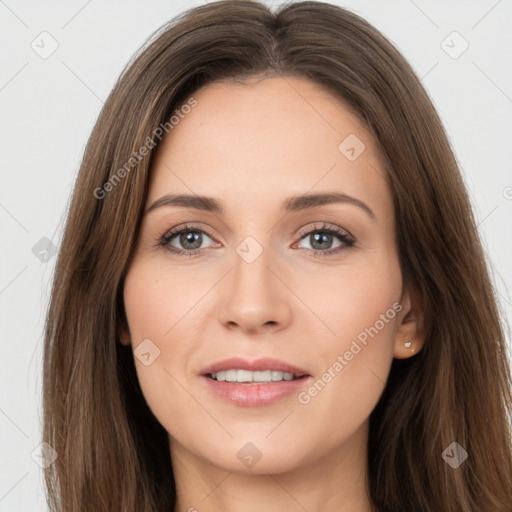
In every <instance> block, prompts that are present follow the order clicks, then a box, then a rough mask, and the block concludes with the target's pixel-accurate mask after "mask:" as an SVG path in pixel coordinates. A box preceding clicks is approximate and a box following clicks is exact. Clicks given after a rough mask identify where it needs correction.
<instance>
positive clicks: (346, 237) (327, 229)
mask: <svg viewBox="0 0 512 512" xmlns="http://www.w3.org/2000/svg"><path fill="white" fill-rule="evenodd" d="M190 232H193V233H195V232H200V233H205V234H207V235H208V236H209V237H210V238H212V239H213V236H212V234H211V233H209V232H208V231H207V230H205V229H204V228H200V227H199V226H194V225H189V224H185V226H182V227H179V228H174V229H172V230H171V231H167V232H165V233H163V234H161V235H160V236H158V238H157V246H158V247H162V248H163V249H164V250H166V251H169V252H170V253H173V254H176V255H178V256H184V257H195V256H200V255H201V254H202V253H203V251H204V248H203V249H195V250H191V251H186V250H182V249H176V248H175V247H173V246H172V245H170V241H171V240H172V239H173V238H175V237H176V236H177V235H180V234H182V233H190ZM314 233H328V234H330V235H335V236H337V237H338V238H339V239H340V240H341V241H342V242H343V243H344V244H345V246H344V247H343V246H341V247H336V248H335V249H329V250H327V251H321V250H318V249H306V250H307V251H311V252H313V256H314V257H317V256H320V257H325V256H330V255H331V254H335V253H339V252H341V251H344V250H347V249H350V248H351V247H354V246H355V239H354V238H353V237H352V236H351V235H350V234H349V233H348V232H346V231H345V230H342V229H340V228H337V227H334V226H328V225H327V224H323V225H322V226H320V227H317V226H316V225H315V226H314V227H313V229H310V230H308V231H306V232H303V233H301V234H300V240H302V239H304V238H306V237H308V236H309V235H312V234H314Z"/></svg>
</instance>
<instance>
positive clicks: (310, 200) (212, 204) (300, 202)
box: [145, 192, 377, 221]
mask: <svg viewBox="0 0 512 512" xmlns="http://www.w3.org/2000/svg"><path fill="white" fill-rule="evenodd" d="M333 203H344V204H352V205H354V206H358V207H359V208H361V209H362V210H364V211H365V212H366V213H367V214H368V216H369V217H370V218H371V219H372V220H373V221H376V220H377V219H376V217H375V213H373V211H372V209H371V208H370V207H369V206H368V205H367V204H365V203H363V201H361V200H359V199H356V198H355V197H352V196H349V195H347V194H343V193H341V192H326V193H323V194H306V195H302V196H295V197H290V198H288V199H287V200H285V201H284V203H283V204H282V206H281V211H282V212H283V213H289V212H296V211H301V210H307V209H309V208H318V207H320V206H325V205H328V204H333ZM162 206H181V207H184V208H194V209H196V210H203V211H207V212H212V213H216V214H219V215H222V214H223V213H224V207H223V205H222V203H221V202H220V201H218V200H217V199H214V198H213V197H207V196H197V195H187V194H166V195H165V196H162V197H160V198H159V199H157V200H156V201H155V202H154V203H153V204H152V205H151V206H150V207H149V208H148V209H147V210H146V212H145V214H147V213H149V212H152V211H154V210H156V209H157V208H161V207H162Z"/></svg>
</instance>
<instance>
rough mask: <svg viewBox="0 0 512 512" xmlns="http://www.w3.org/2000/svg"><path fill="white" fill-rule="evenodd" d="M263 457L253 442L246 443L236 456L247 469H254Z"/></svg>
mask: <svg viewBox="0 0 512 512" xmlns="http://www.w3.org/2000/svg"><path fill="white" fill-rule="evenodd" d="M262 455H263V454H262V453H261V452H260V451H259V450H258V448H257V447H256V446H255V445H254V444H253V443H251V442H247V443H245V444H244V445H243V446H242V448H240V450H238V452H237V454H236V456H237V457H238V458H239V460H240V462H241V463H242V464H243V465H244V466H245V467H247V468H252V467H253V466H254V465H255V464H256V462H258V461H259V460H260V459H261V457H262Z"/></svg>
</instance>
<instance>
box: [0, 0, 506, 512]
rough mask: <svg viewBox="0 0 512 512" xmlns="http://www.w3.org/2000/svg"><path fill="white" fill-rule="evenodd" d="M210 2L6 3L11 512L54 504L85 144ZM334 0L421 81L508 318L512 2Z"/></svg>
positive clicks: (4, 209)
mask: <svg viewBox="0 0 512 512" xmlns="http://www.w3.org/2000/svg"><path fill="white" fill-rule="evenodd" d="M202 3H204V2H177V1H173V0H171V1H169V0H166V1H163V0H152V1H145V2H142V1H120V0H117V1H109V2H100V1H99V0H89V1H83V0H73V1H68V2H35V1H27V2H16V1H14V0H5V1H3V0H0V38H1V47H2V49H3V52H2V57H1V66H0V109H1V110H0V115H1V128H0V129H1V141H2V151H1V152H0V159H1V168H2V174H1V176H2V184H1V188H0V220H1V224H0V226H1V240H2V242H3V243H2V245H1V256H2V260H1V261H2V265H1V266H0V311H1V315H2V316H1V329H2V331H1V348H2V350H1V361H2V362H1V368H2V370H1V373H0V390H1V395H0V434H1V435H0V454H1V463H0V512H7V511H9V512H21V511H23V512H26V511H41V510H46V505H45V500H44V489H43V486H42V476H41V470H40V467H39V465H38V464H37V462H36V461H37V460H38V459H37V456H35V457H34V458H35V460H34V458H33V457H32V454H33V452H34V450H35V452H34V453H35V454H37V453H39V452H38V450H39V448H38V445H39V444H40V442H41V439H40V417H41V414H40V389H41V377H42V375H41V365H42V328H43V324H44V315H45V309H46V305H47V301H48V297H49V291H50V283H51V276H52V272H53V269H54V264H55V257H54V256H53V253H52V252H51V251H49V252H46V253H44V249H45V248H46V247H48V242H45V241H43V242H41V239H43V238H44V237H46V238H47V239H49V240H52V243H53V244H54V245H55V247H56V248H58V246H59V241H60V238H61V234H62V232H61V227H62V220H63V215H64V212H65V208H66V205H67V201H68V199H69V195H70V192H71V190H72V186H73V183H74V179H75V177H76V173H77V171H78V166H79V163H80V159H81V156H82V152H83V149H84V147H85V143H86V141H87V138H88V136H89V133H90V131H91V129H92V127H93V124H94V122H95V120H96V117H97V115H98V113H99V110H100V108H101V106H102V102H103V101H104V99H105V98H106V97H107V95H108V93H109V92H110V89H111V88H112V86H113V84H114V82H115V80H116V79H117V77H118V75H119V73H120V72H121V70H122V68H123V66H124V65H125V64H126V62H127V61H128V60H129V58H130V57H131V56H132V54H133V53H134V52H135V51H136V50H137V48H138V47H139V46H140V45H141V44H142V43H143V42H144V41H145V39H146V38H147V37H148V36H149V35H150V34H151V33H152V32H153V31H154V30H155V29H157V28H158V27H159V26H161V25H163V24H164V23H165V22H166V21H168V20H169V19H170V18H172V17H174V16H175V15H176V14H178V13H181V12H182V11H184V10H185V9H187V8H189V7H192V6H195V5H200V4H202ZM266 3H267V4H269V5H270V4H271V5H278V4H280V3H281V2H273V3H270V2H266ZM331 3H337V4H339V5H342V6H345V7H348V8H350V9H351V10H353V11H354V12H356V13H357V14H360V15H362V16H363V17H364V18H366V19H367V20H368V21H370V22H371V23H373V24H374V25H375V26H376V27H377V28H378V29H380V30H381V31H382V32H383V33H384V34H385V35H386V36H387V37H388V38H390V39H391V40H392V41H393V42H394V43H395V44H396V45H397V46H398V48H399V49H400V50H401V51H402V53H403V54H404V55H405V57H406V58H407V59H408V60H409V62H410V63H411V64H412V66H413V68H414V69H415V70H416V71H417V73H418V75H419V76H420V77H422V82H423V84H424V86H425V87H426V89H427V91H428V92H429V94H430V95H431V97H432V99H433V101H434V104H435V105H436V107H437V109H438V111H439V113H440V115H441V117H442V119H443V121H444V124H445V126H446V128H447V131H448V133H449V136H450V138H451V141H452V144H453V147H454V149H455V151H456V154H457V158H458V160H459V163H460V165H461V168H462V171H463V175H464V179H465V181H466V183H467V186H468V188H469V192H470V196H471V198H472V202H473V206H474V210H475V213H476V218H477V219H478V222H479V230H480V233H481V236H482V238H483V241H484V244H485V246H486V249H487V251H488V257H489V262H490V264H491V266H492V272H493V277H494V280H495V286H496V290H497V292H498V294H499V298H500V305H501V308H502V311H503V312H504V314H505V315H506V316H507V317H508V319H509V322H510V318H511V316H512V298H511V291H510V290H511V284H510V283H511V282H512V269H511V266H510V264H509V262H510V254H511V252H512V251H511V247H512V242H511V239H512V236H511V234H510V219H511V217H512V173H511V164H510V162H511V161H512V128H511V123H510V119H511V117H512V62H511V61H512V51H511V50H512V31H511V30H510V27H512V0H500V1H496V0H489V1H488V0H482V1H472V2H467V1H466V2H463V1H461V0H460V1H451V2H445V1H441V0H436V1H430V2H428V1H425V0H415V1H412V0H392V1H387V2H382V1H380V2H379V1H378V0H372V1H370V0H368V1H344V2H334V1H333V2H331ZM42 32H46V33H47V34H42V35H41V33H42ZM453 32H457V34H454V33H453ZM52 45H53V46H56V45H58V47H57V48H56V50H55V51H54V52H53V53H52V54H51V55H48V53H49V52H50V51H51V50H52V49H53V48H52ZM466 46H467V49H465V48H466ZM464 49H465V50H464ZM463 50H464V51H463ZM432 243H443V240H432ZM45 244H46V245H45ZM34 247H35V249H33V248H34ZM38 249H39V251H38ZM41 249H43V252H42V253H41ZM34 252H35V253H37V254H35V253H34ZM45 254H46V258H49V259H48V261H47V262H45V261H44V258H43V260H41V258H42V257H43V256H44V255H45ZM508 340H509V343H510V335H509V334H508Z"/></svg>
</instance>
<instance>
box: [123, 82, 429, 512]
mask: <svg viewBox="0 0 512 512" xmlns="http://www.w3.org/2000/svg"><path fill="white" fill-rule="evenodd" d="M193 96H194V98H196V100H197V102H198V104H197V106H196V107H195V108H193V109H192V110H191V112H190V113H189V114H187V115H186V116H184V118H183V119H181V120H180V122H179V124H177V125H176V126H175V127H174V128H173V130H172V131H170V132H169V135H167V136H166V138H164V139H163V141H162V143H161V145H160V146H159V149H158V152H157V155H156V159H155V160H154V163H153V167H152V173H151V180H150V186H149V192H148V199H147V208H149V206H150V205H151V204H153V202H154V201H155V200H157V199H158V198H160V197H162V196H164V195H165V194H169V193H175V194H177V193H184V194H194V195H195V194H197V195H205V196H210V197H214V198H216V199H217V200H219V201H221V202H222V203H223V204H224V208H225V212H224V213H223V214H222V215H220V214H216V213H212V212H205V211H200V210H194V209H191V208H185V207H179V206H162V207H160V208H156V209H154V210H152V211H151V212H149V213H147V214H146V215H145V216H144V218H143V221H142V225H141V232H140V236H139V239H138V241H137V247H136V250H135V254H134V257H133V260H132V262H131V264H130V268H129V269H128V273H127V276H126V280H125V286H124V302H125V308H126V314H127V318H128V326H129V332H125V333H123V335H122V337H121V340H120V341H121V343H123V344H126V345H128V344H131V345H132V347H133V349H136V348H137V346H138V345H139V344H140V343H141V342H142V341H143V340H145V339H148V338H149V339H150V340H151V342H152V343H154V345H156V346H157V347H158V349H159V350H160V355H159V357H157V358H156V359H154V361H153V362H152V363H151V364H149V365H148V366H146V365H144V364H142V363H141V361H140V360H139V359H138V358H137V357H135V364H136V369H137V375H138V378H139V381H140V385H141V388H142V391H143V393H144V396H145V398H146V400H147V403H148V405H149V407H150V408H151V410H152V411H153V413H154V414H155V416H156V418H157V419H158V420H159V421H160V423H161V424H162V425H163V426H164V428H165V429H166V430H167V432H168V433H169V440H170V451H171V458H172V461H173V468H174V473H175V478H176V482H177V492H178V500H177V505H176V508H175V512H178V511H179V512H185V511H190V512H192V511H193V510H197V511H199V512H203V511H223V512H231V511H237V512H241V511H244V512H253V511H261V510H265V511H268V512H273V511H282V510H287V511H291V512H292V511H303V510H304V509H306V510H308V511H310V512H313V511H322V510H338V511H341V512H349V511H350V512H369V511H371V510H372V508H371V505H370V500H369V497H368V493H367V491H366V486H365V484H366V482H367V465H366V453H367V452H366V449H367V448H366V447H367V441H368V425H369V415H370V413H371V412H372V410H373V409H374V407H375V405H376V404H377V402H378V400H379V398H380V396H381V394H382V391H383V389H384V386H385V382H386V379H387V377H388V374H389V370H390V365H391V363H392V359H393V357H396V358H406V357H411V356H413V355H414V354H416V353H417V352H418V351H419V350H420V349H421V347H422V345H423V342H424V340H423V338H422V334H421V328H420V326H421V325H422V318H423V316H422V312H421V307H420V305H419V304H418V302H417V299H416V298H415V294H414V293H413V291H412V290H408V289H405V290H403V289H402V275H401V271H400V267H399V260H398V253H397V247H396V242H395V240H396V233H395V227H394V223H395V218H394V211H393V204H392V196H391V192H390V190H389V188H388V185H387V183H386V181H385V179H384V176H385V170H384V167H383V165H382V163H381V159H380V155H379V153H378V151H377V149H376V143H375V140H374V138H373V137H372V135H371V133H370V132H369V131H368V129H367V128H366V127H365V125H364V124H363V123H362V122H361V121H360V120H359V119H358V118H357V117H356V116H355V115H354V114H353V113H351V111H350V110H349V109H348V107H347V106H346V105H345V104H344V103H343V102H342V101H341V100H339V99H338V98H336V97H335V96H332V95H331V94H330V93H329V92H327V91H325V90H324V89H323V88H321V87H320V86H318V85H317V84H315V83H313V82H311V81H308V80H306V79H301V78H292V77H286V78H282V77H279V78H266V79H262V80H259V81H255V80H253V81H251V82H250V83H248V84H240V83H232V82H217V83H215V84H209V85H207V86H205V87H203V88H201V89H199V90H198V91H196V92H195V93H194V95H193ZM349 134H355V135H356V136H357V137H358V139H360V140H361V141H362V142H363V143H364V145H365V147H366V149H365V150H364V151H363V152H362V153H361V154H360V156H358V158H356V159H355V160H354V161H350V160H349V159H347V157H346V156H345V155H344V154H342V152H341V151H340V150H339V149H338V146H339V144H340V142H341V141H342V140H344V139H345V137H347V135H349ZM332 191H339V192H343V193H345V194H348V195H350V196H352V197H355V198H357V199H359V200H360V201H363V202H364V203H365V204H366V205H367V206H368V207H369V208H371V210H372V211H373V212H374V214H375V220H372V218H371V217H370V216H369V215H368V214H367V213H366V212H365V210H364V209H362V208H360V207H358V206H356V205H353V204H348V203H343V204H342V203H334V204H329V205H324V206H320V207H317V208H312V209H308V210H304V211H296V212H290V213H287V214H286V215H283V213H282V212H281V211H280V207H281V204H282V203H283V201H284V200H285V199H287V198H289V197H291V196H296V195H301V194H306V193H318V192H332ZM324 222H325V223H326V224H327V225H328V226H329V227H339V228H341V229H343V230H346V231H348V232H349V233H350V234H351V235H352V236H353V237H354V238H355V239H356V243H355V246H353V247H348V246H344V242H343V241H342V240H340V239H338V238H337V237H336V236H333V239H332V241H331V242H329V240H327V241H324V242H323V244H321V245H320V249H318V246H316V247H317V250H318V252H319V253H320V252H321V251H324V252H325V251H327V250H330V249H333V248H334V249H336V248H339V249H343V250H340V251H339V252H337V253H334V254H331V255H329V256H322V255H321V254H319V255H317V256H316V257H315V256H314V255H313V251H312V248H315V247H314V243H315V241H314V239H313V235H311V234H310V235H308V236H304V237H301V234H302V233H305V232H306V231H314V230H315V228H317V227H319V226H320V227H322V225H323V223H324ZM185 223H193V224H194V225H196V226H197V225H198V226H199V227H200V228H204V229H205V230H206V231H205V232H202V234H203V239H202V240H203V241H202V243H201V245H200V247H201V248H203V252H202V253H201V254H200V255H199V256H196V257H190V258H189V257H184V256H178V255H176V254H172V253H170V252H168V251H166V250H165V249H164V248H163V247H162V246H158V240H159V239H160V237H161V236H162V235H163V234H165V233H167V232H168V231H170V230H171V229H172V228H174V227H180V226H182V225H184V224H185ZM189 231H190V230H189ZM192 231H194V230H192ZM320 231H321V230H320ZM210 233H211V235H210ZM327 235H328V233H327ZM247 236H251V237H252V238H254V239H255V240H256V241H257V243H258V244H259V246H261V248H262V249H263V252H262V254H261V255H260V256H259V257H257V258H256V259H255V261H253V262H252V263H247V262H246V261H245V260H244V259H243V258H242V257H241V256H240V255H239V253H237V251H236V249H237V247H238V246H239V245H240V244H241V242H242V241H244V239H245V238H246V237H247ZM186 242H187V240H186V239H185V244H186ZM170 243H172V245H173V246H174V247H175V248H176V249H178V250H179V249H181V250H182V251H186V250H187V249H188V250H189V252H191V251H193V249H190V247H198V246H199V243H200V242H198V244H197V245H196V246H191V245H185V246H184V245H183V238H182V239H181V242H180V236H179V235H177V236H175V237H174V239H172V242H170ZM251 250H253V249H251ZM397 302H398V303H399V304H400V305H401V306H402V309H401V311H399V312H396V314H395V315H394V317H393V318H392V319H388V322H385V323H384V327H383V328H382V329H380V330H379V331H378V334H377V335H375V336H374V337H373V338H368V343H367V344H366V345H362V344H361V343H359V345H361V347H363V348H362V350H361V351H359V352H358V353H357V355H355V356H354V357H353V358H352V360H350V361H348V362H347V364H346V366H344V367H343V369H342V371H340V372H338V373H336V376H335V377H334V378H332V379H331V381H330V382H329V383H328V384H327V385H326V386H325V387H324V388H323V389H322V390H321V392H319V393H318V394H317V395H316V396H314V397H312V398H311V400H310V401H309V402H308V403H307V404H303V403H300V402H299V400H298V397H297V395H296V394H293V395H291V396H288V397H285V398H283V399H281V400H279V401H278V402H276V403H273V404H270V405H266V406H262V407H251V408H248V407H241V406H237V405H233V404H231V403H228V402H226V401H225V400H222V399H221V398H219V397H217V396H216V395H214V394H213V393H212V392H210V391H209V390H208V389H207V388H206V386H205V385H204V382H203V378H202V377H200V372H201V370H202V369H203V368H204V367H205V366H206V365H209V364H212V363H214V362H216V361H219V360H221V359H224V358H226V357H231V356H235V355H241V356H244V357H245V358H247V359H255V358H257V357H260V356H269V357H274V358H277V359H281V360H284V361H286V362H288V363H291V364H294V365H296V366H298V367H300V368H303V369H306V370H307V372H308V373H309V374H310V375H311V376H312V377H313V380H314V381H317V380H318V379H319V378H321V377H322V375H323V374H324V373H325V372H326V371H327V369H328V368H329V367H331V368H332V366H333V363H334V362H335V361H337V358H338V356H339V355H343V354H344V353H345V352H346V351H347V350H349V349H350V347H351V343H352V342H353V341H354V340H356V339H357V336H358V335H359V334H360V333H361V332H362V331H364V329H365V328H368V327H370V326H374V325H375V323H376V321H377V320H379V318H381V317H380V315H382V314H385V313H386V311H387V310H389V309H390V308H392V305H393V304H394V303H397ZM407 341H412V345H411V347H410V348H407V347H405V346H404V342H407ZM247 442H251V443H253V444H254V445H255V446H256V447H257V449H258V450H259V452H260V453H261V459H260V460H259V461H258V462H257V463H256V464H254V465H253V466H252V467H246V466H245V465H244V464H242V463H241V461H240V460H239V458H238V457H237V452H239V450H240V449H242V447H244V445H245V444H246V443H247Z"/></svg>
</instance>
